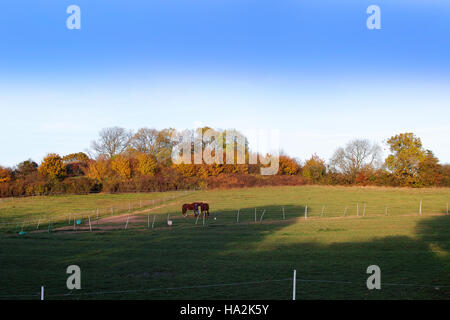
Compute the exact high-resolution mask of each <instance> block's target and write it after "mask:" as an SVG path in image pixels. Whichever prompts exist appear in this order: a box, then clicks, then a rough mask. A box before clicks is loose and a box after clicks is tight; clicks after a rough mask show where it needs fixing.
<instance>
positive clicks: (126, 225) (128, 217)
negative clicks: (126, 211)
mask: <svg viewBox="0 0 450 320" xmlns="http://www.w3.org/2000/svg"><path fill="white" fill-rule="evenodd" d="M128 220H130V215H128V216H127V223H126V224H125V230H126V229H127V228H128Z"/></svg>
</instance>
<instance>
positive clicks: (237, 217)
mask: <svg viewBox="0 0 450 320" xmlns="http://www.w3.org/2000/svg"><path fill="white" fill-rule="evenodd" d="M240 210H241V209H238V212H237V216H236V222H237V223H239V211H240Z"/></svg>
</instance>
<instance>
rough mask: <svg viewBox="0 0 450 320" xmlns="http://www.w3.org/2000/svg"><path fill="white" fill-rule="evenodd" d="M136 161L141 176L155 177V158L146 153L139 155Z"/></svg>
mask: <svg viewBox="0 0 450 320" xmlns="http://www.w3.org/2000/svg"><path fill="white" fill-rule="evenodd" d="M136 159H137V169H138V171H139V173H140V174H142V175H144V176H153V175H154V174H155V170H156V160H155V157H154V156H152V155H150V154H146V153H139V154H138V155H137V156H136Z"/></svg>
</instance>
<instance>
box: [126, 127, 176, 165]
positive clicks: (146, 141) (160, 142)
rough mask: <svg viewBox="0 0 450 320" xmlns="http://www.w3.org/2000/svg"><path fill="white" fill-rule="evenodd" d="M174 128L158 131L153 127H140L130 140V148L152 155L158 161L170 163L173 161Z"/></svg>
mask: <svg viewBox="0 0 450 320" xmlns="http://www.w3.org/2000/svg"><path fill="white" fill-rule="evenodd" d="M173 132H174V130H173V129H163V130H161V131H158V130H156V129H151V128H141V129H139V130H138V131H137V132H136V133H135V134H134V135H133V137H132V138H131V140H130V148H131V149H133V150H134V151H137V152H140V153H146V154H149V155H152V156H153V157H154V159H155V160H156V161H157V162H160V163H162V164H165V165H169V164H170V162H171V156H172V148H173V145H174V140H173V139H172V135H173Z"/></svg>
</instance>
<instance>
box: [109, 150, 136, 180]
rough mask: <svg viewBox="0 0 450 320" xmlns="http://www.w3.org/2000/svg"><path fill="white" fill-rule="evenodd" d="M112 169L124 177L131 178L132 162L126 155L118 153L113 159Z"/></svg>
mask: <svg viewBox="0 0 450 320" xmlns="http://www.w3.org/2000/svg"><path fill="white" fill-rule="evenodd" d="M111 169H112V170H113V171H114V172H116V173H117V174H118V175H119V176H121V177H122V178H124V179H130V178H131V172H132V171H131V162H130V159H128V158H127V157H126V156H124V155H121V154H119V155H117V156H115V157H114V158H113V159H112V161H111Z"/></svg>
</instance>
